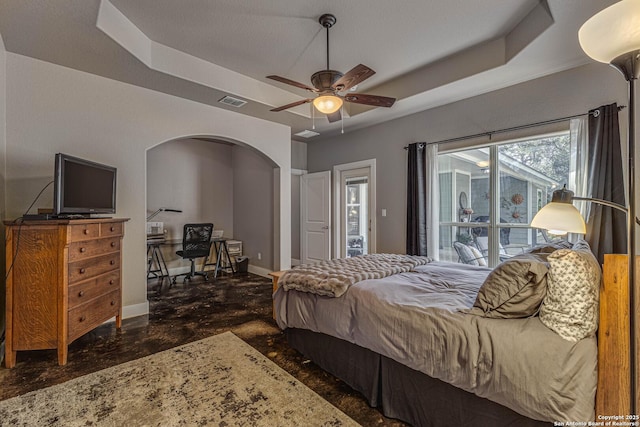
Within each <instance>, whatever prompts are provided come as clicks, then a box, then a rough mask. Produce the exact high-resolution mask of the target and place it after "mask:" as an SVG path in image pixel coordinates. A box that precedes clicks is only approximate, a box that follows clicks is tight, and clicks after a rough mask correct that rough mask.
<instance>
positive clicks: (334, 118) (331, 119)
mask: <svg viewBox="0 0 640 427" xmlns="http://www.w3.org/2000/svg"><path fill="white" fill-rule="evenodd" d="M341 118H342V115H341V114H340V110H338V111H336V112H335V113H331V114H327V119H328V120H329V123H333V122H338V121H340V119H341Z"/></svg>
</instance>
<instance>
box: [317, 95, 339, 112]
mask: <svg viewBox="0 0 640 427" xmlns="http://www.w3.org/2000/svg"><path fill="white" fill-rule="evenodd" d="M313 106H314V107H316V109H317V110H318V111H320V112H321V113H324V114H331V113H335V112H336V111H338V110H339V109H340V107H342V98H340V97H337V96H334V95H321V96H319V97H317V98H316V99H314V100H313Z"/></svg>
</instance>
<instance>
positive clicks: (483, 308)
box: [469, 254, 548, 319]
mask: <svg viewBox="0 0 640 427" xmlns="http://www.w3.org/2000/svg"><path fill="white" fill-rule="evenodd" d="M547 272H548V268H547V263H546V262H545V261H544V259H543V258H542V257H539V256H538V255H534V254H522V255H517V256H514V257H512V258H509V259H507V260H506V261H504V262H503V263H501V264H500V265H498V266H497V267H496V268H495V269H494V270H493V271H492V272H491V273H489V276H487V279H486V280H485V281H484V283H483V284H482V287H481V288H480V291H479V292H478V296H477V297H476V301H475V303H474V304H473V308H471V310H469V313H471V314H475V315H478V316H483V317H490V318H495V319H517V318H522V317H529V316H533V315H534V314H536V313H537V312H538V309H539V308H540V304H541V303H542V300H543V299H544V297H545V295H546V293H547V282H546V275H547Z"/></svg>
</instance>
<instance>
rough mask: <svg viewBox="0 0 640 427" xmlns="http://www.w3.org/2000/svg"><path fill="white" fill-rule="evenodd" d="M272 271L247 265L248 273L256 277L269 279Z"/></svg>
mask: <svg viewBox="0 0 640 427" xmlns="http://www.w3.org/2000/svg"><path fill="white" fill-rule="evenodd" d="M272 271H273V270H269V269H267V268H263V267H258V266H255V265H251V264H249V273H252V274H257V275H258V276H262V277H266V278H271V276H269V273H271V272H272Z"/></svg>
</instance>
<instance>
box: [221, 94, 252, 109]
mask: <svg viewBox="0 0 640 427" xmlns="http://www.w3.org/2000/svg"><path fill="white" fill-rule="evenodd" d="M218 102H221V103H223V104H227V105H230V106H232V107H236V108H240V107H242V106H244V105H245V104H246V103H247V101H245V100H244V99H239V98H234V97H233V96H229V95H227V96H225V97H224V98H222V99H221V100H219V101H218Z"/></svg>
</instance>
